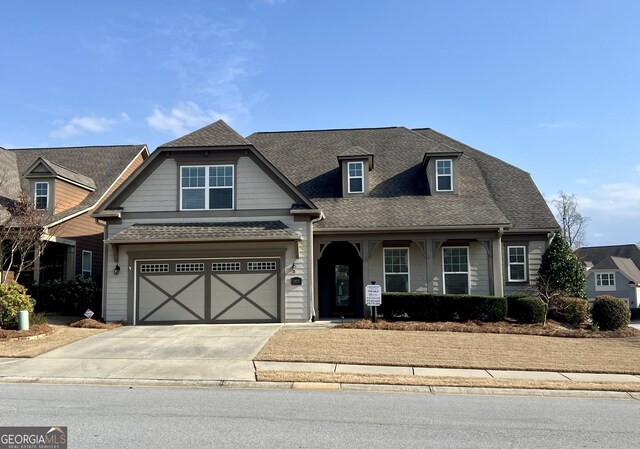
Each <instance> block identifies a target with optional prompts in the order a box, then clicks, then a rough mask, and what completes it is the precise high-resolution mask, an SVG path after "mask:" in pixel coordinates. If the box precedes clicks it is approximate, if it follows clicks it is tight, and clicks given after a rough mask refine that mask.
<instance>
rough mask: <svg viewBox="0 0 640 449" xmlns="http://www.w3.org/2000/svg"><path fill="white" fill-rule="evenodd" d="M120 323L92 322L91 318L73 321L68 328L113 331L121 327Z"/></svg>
mask: <svg viewBox="0 0 640 449" xmlns="http://www.w3.org/2000/svg"><path fill="white" fill-rule="evenodd" d="M122 325H123V324H122V322H111V323H103V322H102V321H98V320H94V319H92V318H84V319H82V320H80V321H75V322H73V323H70V324H69V326H71V327H77V328H82V329H105V330H110V329H115V328H117V327H122Z"/></svg>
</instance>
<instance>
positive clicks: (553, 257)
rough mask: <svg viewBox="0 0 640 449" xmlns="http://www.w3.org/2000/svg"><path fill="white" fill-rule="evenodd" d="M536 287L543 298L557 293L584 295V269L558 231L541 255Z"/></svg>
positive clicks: (582, 296) (585, 286) (549, 297)
mask: <svg viewBox="0 0 640 449" xmlns="http://www.w3.org/2000/svg"><path fill="white" fill-rule="evenodd" d="M536 287H537V289H538V293H539V294H540V296H542V297H543V298H544V299H545V300H546V299H551V298H552V297H553V296H554V295H558V294H559V295H565V296H575V297H580V298H584V297H586V288H587V285H586V281H585V277H584V269H583V268H582V265H581V264H580V261H579V260H578V257H577V256H576V255H575V254H574V252H573V250H572V249H571V247H570V246H569V243H567V241H566V240H565V238H564V237H563V236H562V233H560V232H556V234H555V236H554V237H553V240H551V243H550V244H549V247H548V248H547V250H546V251H545V252H544V254H543V255H542V260H541V261H540V269H539V270H538V282H537V284H536Z"/></svg>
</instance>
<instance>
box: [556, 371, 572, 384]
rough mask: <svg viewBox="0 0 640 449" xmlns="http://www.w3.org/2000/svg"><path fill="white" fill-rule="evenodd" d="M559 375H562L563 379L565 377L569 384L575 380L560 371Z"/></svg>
mask: <svg viewBox="0 0 640 449" xmlns="http://www.w3.org/2000/svg"><path fill="white" fill-rule="evenodd" d="M558 374H560V375H561V376H562V377H564V378H565V379H567V380H568V381H569V382H573V379H572V378H570V377H569V376H567V375H566V374H564V373H561V372H560V371H558Z"/></svg>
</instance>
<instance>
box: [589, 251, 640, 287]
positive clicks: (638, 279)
mask: <svg viewBox="0 0 640 449" xmlns="http://www.w3.org/2000/svg"><path fill="white" fill-rule="evenodd" d="M592 270H620V271H621V272H622V273H623V274H624V275H625V276H626V277H627V278H629V279H630V280H632V281H633V282H635V283H636V284H640V269H638V267H637V266H636V265H635V264H634V263H633V260H631V259H629V258H625V257H616V256H609V257H607V258H605V259H603V260H601V261H600V262H599V263H598V264H596V265H595V266H594V267H593V268H592Z"/></svg>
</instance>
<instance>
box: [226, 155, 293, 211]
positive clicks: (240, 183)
mask: <svg viewBox="0 0 640 449" xmlns="http://www.w3.org/2000/svg"><path fill="white" fill-rule="evenodd" d="M237 177H238V179H237V189H238V190H237V192H236V198H237V209H240V210H243V209H285V208H290V207H291V205H292V204H293V203H294V202H295V201H294V200H293V199H292V198H291V197H290V196H289V195H288V194H287V193H285V192H284V191H283V190H282V188H281V187H280V186H279V185H278V184H277V183H276V182H275V181H274V180H273V179H271V178H270V177H269V176H268V175H267V174H266V173H265V172H264V170H262V169H261V168H260V167H258V165H256V163H255V162H253V160H251V159H250V158H248V157H241V158H240V159H239V160H238V168H237Z"/></svg>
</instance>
